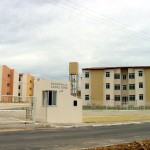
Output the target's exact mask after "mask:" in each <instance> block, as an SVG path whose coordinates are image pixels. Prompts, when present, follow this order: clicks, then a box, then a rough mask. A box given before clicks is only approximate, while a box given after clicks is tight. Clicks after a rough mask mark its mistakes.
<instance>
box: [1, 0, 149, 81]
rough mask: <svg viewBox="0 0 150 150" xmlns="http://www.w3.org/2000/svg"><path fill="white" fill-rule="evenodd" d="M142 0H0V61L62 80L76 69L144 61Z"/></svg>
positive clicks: (145, 4) (144, 9) (146, 36)
mask: <svg viewBox="0 0 150 150" xmlns="http://www.w3.org/2000/svg"><path fill="white" fill-rule="evenodd" d="M149 14H150V9H149V1H148V0H113V1H112V0H25V1H23V0H0V65H7V66H8V67H10V68H14V69H15V70H16V71H17V72H19V73H29V74H32V75H34V76H37V77H41V78H46V79H59V80H68V70H69V62H78V63H79V66H80V67H79V70H80V74H81V70H82V68H89V67H103V66H107V67H110V66H111V67H112V66H133V65H134V66H137V65H138V66H141V65H145V66H149V65H150V57H149V56H150V42H149V41H150V19H149Z"/></svg>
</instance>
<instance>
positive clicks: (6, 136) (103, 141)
mask: <svg viewBox="0 0 150 150" xmlns="http://www.w3.org/2000/svg"><path fill="white" fill-rule="evenodd" d="M141 139H150V123H143V124H128V125H113V126H94V127H78V128H65V129H42V130H28V131H11V132H0V149H1V150H8V149H9V150H16V149H17V150H30V149H32V150H78V149H81V148H86V147H93V146H100V145H109V144H114V143H122V142H128V141H134V140H141Z"/></svg>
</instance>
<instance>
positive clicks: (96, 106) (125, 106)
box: [83, 102, 150, 110]
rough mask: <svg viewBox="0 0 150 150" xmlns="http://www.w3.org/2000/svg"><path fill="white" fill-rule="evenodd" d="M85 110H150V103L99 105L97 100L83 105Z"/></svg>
mask: <svg viewBox="0 0 150 150" xmlns="http://www.w3.org/2000/svg"><path fill="white" fill-rule="evenodd" d="M83 110H150V103H146V104H145V105H139V106H137V105H130V104H122V105H108V104H107V105H99V104H97V103H96V102H89V103H87V105H84V106H83Z"/></svg>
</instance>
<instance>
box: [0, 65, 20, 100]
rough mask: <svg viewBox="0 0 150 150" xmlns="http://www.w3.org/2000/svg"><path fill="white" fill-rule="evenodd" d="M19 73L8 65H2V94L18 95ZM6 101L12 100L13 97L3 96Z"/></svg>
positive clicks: (0, 68) (0, 92)
mask: <svg viewBox="0 0 150 150" xmlns="http://www.w3.org/2000/svg"><path fill="white" fill-rule="evenodd" d="M18 79H19V74H18V73H17V72H16V71H15V70H14V69H10V68H9V67H7V66H6V65H2V66H0V95H5V96H6V95H16V96H17V95H18V90H17V89H18V83H19V82H18ZM1 100H3V101H5V102H10V101H11V97H10V98H9V97H7V98H6V97H5V98H1Z"/></svg>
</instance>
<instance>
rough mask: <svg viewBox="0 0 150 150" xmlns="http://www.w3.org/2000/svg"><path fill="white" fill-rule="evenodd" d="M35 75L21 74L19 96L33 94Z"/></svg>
mask: <svg viewBox="0 0 150 150" xmlns="http://www.w3.org/2000/svg"><path fill="white" fill-rule="evenodd" d="M33 87H34V77H33V76H32V75H30V74H25V73H20V74H19V85H18V96H23V97H25V96H33Z"/></svg>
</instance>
